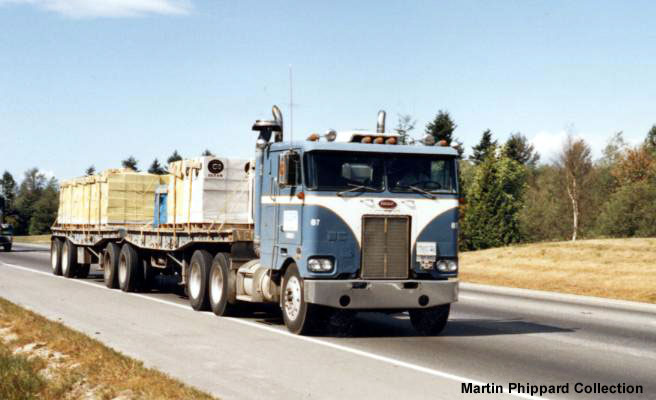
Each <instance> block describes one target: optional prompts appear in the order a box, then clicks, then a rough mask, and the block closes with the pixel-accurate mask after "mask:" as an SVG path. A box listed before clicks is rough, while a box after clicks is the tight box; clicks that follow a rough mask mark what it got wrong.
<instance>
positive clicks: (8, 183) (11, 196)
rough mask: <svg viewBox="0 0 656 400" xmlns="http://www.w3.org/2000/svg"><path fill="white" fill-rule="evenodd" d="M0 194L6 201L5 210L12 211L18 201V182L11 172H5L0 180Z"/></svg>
mask: <svg viewBox="0 0 656 400" xmlns="http://www.w3.org/2000/svg"><path fill="white" fill-rule="evenodd" d="M0 194H2V197H3V198H4V199H5V209H6V210H10V209H11V207H12V206H13V205H14V200H15V199H16V181H15V180H14V177H13V176H12V175H11V174H10V173H9V171H5V172H4V174H2V179H0Z"/></svg>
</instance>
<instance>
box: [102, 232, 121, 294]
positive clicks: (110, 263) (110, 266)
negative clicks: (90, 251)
mask: <svg viewBox="0 0 656 400" xmlns="http://www.w3.org/2000/svg"><path fill="white" fill-rule="evenodd" d="M120 253H121V248H120V247H119V245H117V244H116V243H108V244H107V247H105V254H104V255H103V277H104V280H105V286H107V287H108V288H110V289H116V288H118V259H119V256H120Z"/></svg>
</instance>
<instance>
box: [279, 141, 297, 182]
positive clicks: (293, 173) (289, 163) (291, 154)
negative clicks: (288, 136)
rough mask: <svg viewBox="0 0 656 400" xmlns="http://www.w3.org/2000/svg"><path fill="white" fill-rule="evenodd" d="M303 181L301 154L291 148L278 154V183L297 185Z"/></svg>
mask: <svg viewBox="0 0 656 400" xmlns="http://www.w3.org/2000/svg"><path fill="white" fill-rule="evenodd" d="M300 183H301V156H300V154H299V153H297V152H295V151H293V150H290V151H287V152H285V153H282V154H281V155H280V156H278V184H279V185H280V186H296V185H299V184H300Z"/></svg>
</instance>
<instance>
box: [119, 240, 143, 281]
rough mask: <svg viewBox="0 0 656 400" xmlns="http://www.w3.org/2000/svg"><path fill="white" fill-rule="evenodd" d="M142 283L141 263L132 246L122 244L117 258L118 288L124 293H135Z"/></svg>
mask: <svg viewBox="0 0 656 400" xmlns="http://www.w3.org/2000/svg"><path fill="white" fill-rule="evenodd" d="M142 281H143V271H142V263H141V260H140V257H139V253H138V252H137V249H135V247H134V246H132V245H131V244H129V243H124V244H123V246H122V247H121V252H120V253H119V257H118V286H119V287H120V288H121V290H122V291H124V292H136V291H138V290H139V289H140V288H141V285H142Z"/></svg>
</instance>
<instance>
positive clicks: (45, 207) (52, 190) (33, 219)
mask: <svg viewBox="0 0 656 400" xmlns="http://www.w3.org/2000/svg"><path fill="white" fill-rule="evenodd" d="M58 207H59V190H58V184H57V180H56V179H55V178H50V180H49V181H48V184H47V185H46V187H45V188H44V189H43V190H42V192H41V195H40V196H39V198H38V200H37V201H36V202H35V203H34V211H33V213H32V215H31V216H30V223H29V227H28V233H29V234H30V235H40V234H44V233H48V232H49V230H50V227H51V226H52V224H53V223H54V222H55V219H56V217H57V209H58Z"/></svg>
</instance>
